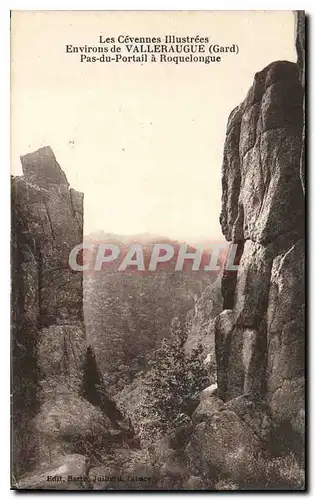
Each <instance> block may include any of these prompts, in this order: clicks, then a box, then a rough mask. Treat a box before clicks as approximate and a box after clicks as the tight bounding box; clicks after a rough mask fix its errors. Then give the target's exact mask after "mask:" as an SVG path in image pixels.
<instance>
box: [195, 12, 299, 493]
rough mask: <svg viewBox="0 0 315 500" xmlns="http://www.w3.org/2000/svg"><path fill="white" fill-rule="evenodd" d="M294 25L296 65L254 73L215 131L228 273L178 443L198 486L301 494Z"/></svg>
mask: <svg viewBox="0 0 315 500" xmlns="http://www.w3.org/2000/svg"><path fill="white" fill-rule="evenodd" d="M296 22H297V30H296V34H297V35H296V36H297V54H298V62H297V63H292V62H288V61H276V62H273V63H271V64H270V65H269V66H267V67H266V68H265V69H263V70H262V71H260V72H258V73H256V75H255V77H254V83H253V85H252V87H251V88H250V89H249V91H248V94H247V96H246V98H245V99H244V101H243V102H242V103H241V104H240V105H239V106H237V107H236V108H235V109H234V110H233V111H232V112H231V114H230V117H229V119H228V124H227V131H226V139H225V146H224V158H223V168H222V209H221V215H220V222H221V227H222V232H223V234H224V236H225V238H226V240H227V241H228V242H230V243H231V245H232V244H233V245H237V252H236V258H235V264H239V266H238V269H237V271H228V270H226V271H224V274H223V277H222V283H221V287H222V297H223V311H222V312H221V314H219V316H217V318H216V319H215V351H216V365H217V387H216V386H211V387H209V388H208V389H207V390H206V391H203V393H202V394H201V403H200V405H199V406H198V407H197V409H196V411H195V414H194V415H193V417H192V419H193V421H195V422H197V425H196V426H195V427H194V430H193V432H192V436H191V440H190V442H189V444H188V446H187V447H186V457H187V460H188V463H189V464H190V469H191V470H193V473H194V474H195V475H197V476H198V477H199V476H200V477H201V478H203V481H204V482H205V484H207V478H209V477H212V478H214V481H218V480H219V479H223V480H228V481H230V482H231V481H232V483H233V484H232V483H231V484H232V486H233V485H234V486H233V487H235V488H236V489H242V488H245V489H247V488H254V489H255V488H259V489H261V488H267V489H268V488H270V487H271V488H272V487H276V488H281V487H283V488H288V487H289V489H303V488H304V479H303V466H304V465H303V462H304V437H305V435H304V433H305V430H304V416H305V415H304V414H305V390H304V378H305V318H304V313H305V297H304V291H305V290H304V289H305V283H304V257H305V253H304V252H305V240H304V238H305V198H304V190H305V175H304V73H305V63H304V59H305V57H304V55H305V51H304V19H303V13H300V12H299V13H297V14H296ZM200 408H201V410H200ZM292 452H293V454H292ZM275 457H277V458H275ZM279 457H281V459H279ZM288 457H291V458H290V459H288ZM292 457H294V458H292ZM274 459H275V462H273V460H274ZM291 459H292V461H291V465H288V464H289V460H291ZM281 460H282V461H281ZM272 464H273V465H272ZM275 464H277V465H276V469H277V471H276V473H275V474H274V476H273V477H272V478H270V477H269V474H270V470H271V468H272V467H275ZM276 469H275V468H274V469H273V471H274V472H275V470H276ZM290 478H291V479H292V480H291V479H290ZM232 486H231V487H232ZM217 488H218V489H220V487H219V485H218V486H217Z"/></svg>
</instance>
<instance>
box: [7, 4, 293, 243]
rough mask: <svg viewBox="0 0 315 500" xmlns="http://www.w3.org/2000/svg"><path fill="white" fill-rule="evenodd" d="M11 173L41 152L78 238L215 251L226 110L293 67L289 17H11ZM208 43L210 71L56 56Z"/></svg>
mask: <svg viewBox="0 0 315 500" xmlns="http://www.w3.org/2000/svg"><path fill="white" fill-rule="evenodd" d="M11 30H12V41H11V47H12V49H11V172H12V173H13V174H15V175H19V174H21V165H20V156H21V155H24V154H26V153H29V152H32V151H35V150H36V149H38V148H40V147H43V146H47V145H50V146H51V147H52V149H53V151H54V153H55V156H56V158H57V161H58V163H59V164H60V166H61V168H62V169H63V170H64V172H65V173H66V175H67V178H68V181H69V183H70V185H71V187H73V188H75V189H77V190H79V191H82V192H84V232H85V234H89V233H91V232H97V231H100V230H103V231H105V232H108V233H116V234H122V235H132V234H138V233H150V234H153V235H162V236H166V237H169V238H172V239H180V240H186V241H188V242H199V241H203V240H217V239H221V238H222V236H221V229H220V225H219V214H220V203H221V166H222V156H223V146H224V138H225V129H226V123H227V119H228V116H229V114H230V112H231V110H232V109H233V108H234V107H235V106H237V105H238V104H239V103H240V102H241V101H242V100H243V99H244V97H245V96H246V93H247V91H248V90H249V88H250V86H251V84H252V82H253V77H254V75H255V73H256V72H257V71H260V70H262V69H263V68H264V67H265V66H266V65H268V64H269V63H271V62H272V61H275V60H289V61H296V53H295V47H294V16H293V14H292V12H290V11H279V12H277V11H247V12H245V11H225V12H218V11H216V12H215V11H212V12H211V11H194V12H180V11H179V12H174V11H173V12H171V11H170V12H160V11H159V12H142V11H139V12H135V11H130V12H105V11H99V12H92V11H85V12H84V11H83V12H80V11H77V12H73V11H72V12H71V11H63V12H61V11H42V12H23V11H22V12H21V11H20V12H13V15H12V24H11ZM120 34H128V35H130V36H150V37H153V36H161V37H163V36H164V35H166V34H174V35H177V36H188V35H189V36H196V35H197V34H199V35H200V36H209V37H210V38H211V40H213V41H214V43H218V44H220V45H224V46H226V45H227V46H228V45H231V44H237V45H238V46H239V49H240V50H239V54H238V55H237V56H234V55H232V54H226V55H224V56H223V60H222V63H220V64H208V65H206V64H203V63H193V64H192V63H191V64H189V63H185V64H181V65H174V64H166V63H164V64H162V63H149V64H143V65H140V64H134V63H133V64H132V63H129V64H128V63H126V64H101V63H96V64H93V63H80V62H79V59H78V58H77V57H75V56H74V55H72V54H70V55H69V54H66V52H65V46H66V45H67V44H72V45H84V44H87V45H95V44H97V41H98V37H99V35H103V37H104V38H105V37H107V36H109V37H110V36H114V37H117V36H118V35H120Z"/></svg>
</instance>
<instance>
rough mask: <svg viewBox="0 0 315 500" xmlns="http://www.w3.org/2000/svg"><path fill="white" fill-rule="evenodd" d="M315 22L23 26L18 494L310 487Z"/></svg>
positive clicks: (132, 19) (17, 83) (14, 85)
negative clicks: (309, 67)
mask: <svg viewBox="0 0 315 500" xmlns="http://www.w3.org/2000/svg"><path fill="white" fill-rule="evenodd" d="M306 20H307V19H306V16H305V13H304V11H267V10H264V11H263V10H260V11H258V10H251V11H210V10H209V11H88V10H87V11H66V10H65V11H12V12H11V489H14V490H59V491H63V490H64V491H72V490H75V491H78V490H90V491H93V490H103V491H138V490H139V491H143V490H147V491H180V490H183V491H209V492H211V491H213V492H215V491H226V492H229V491H231V492H232V491H249V490H254V491H255V490H256V491H257V490H258V491H291V490H300V491H305V489H306V486H307V485H306V480H305V475H306V469H307V467H306V465H307V464H306V458H305V455H306V454H305V446H306V438H305V413H306V408H305V388H304V383H305V362H306V360H305V358H306V354H305V274H304V261H305V211H306V206H305V194H306V189H307V186H306V183H305V135H306V133H305V123H306V121H305V65H306V62H305V26H306Z"/></svg>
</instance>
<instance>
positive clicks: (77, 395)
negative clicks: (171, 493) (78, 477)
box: [12, 147, 123, 487]
mask: <svg viewBox="0 0 315 500" xmlns="http://www.w3.org/2000/svg"><path fill="white" fill-rule="evenodd" d="M21 162H22V167H23V173H24V175H23V176H21V177H15V178H13V180H12V394H13V408H12V416H13V432H12V436H13V469H14V477H13V485H16V484H18V481H19V479H20V477H21V476H23V475H24V474H26V473H31V474H32V476H31V477H33V478H34V480H33V486H35V487H36V485H37V486H38V484H41V482H40V477H39V476H38V470H39V469H40V470H41V471H45V470H46V469H47V470H48V469H54V468H58V467H61V468H62V467H63V466H64V467H65V470H68V469H69V467H70V466H69V464H71V467H70V468H72V469H73V467H74V466H73V464H74V463H75V462H76V464H77V468H78V470H81V468H82V467H81V465H80V464H81V458H80V459H77V460H76V457H81V456H82V455H83V456H85V458H87V459H88V458H89V449H91V448H97V446H104V445H105V444H106V443H108V442H109V441H110V439H111V438H112V435H113V434H115V433H117V428H119V421H121V422H122V420H123V419H122V415H121V414H120V412H119V411H118V410H117V408H116V407H115V404H114V403H113V402H112V401H110V400H109V398H108V397H107V396H106V393H105V390H104V387H103V385H102V384H103V382H102V378H101V375H100V373H99V371H98V370H97V365H96V362H95V358H94V357H93V353H92V352H91V349H89V350H88V348H87V343H86V336H85V328H84V323H83V307H82V292H83V290H82V273H80V272H76V271H73V270H72V269H71V268H70V266H69V263H68V259H69V253H70V251H71V250H72V248H73V247H74V246H75V245H77V244H79V243H81V241H82V240H83V195H82V194H81V193H78V192H76V191H75V190H73V189H69V184H68V181H67V179H66V176H65V174H64V172H63V171H62V170H61V168H60V166H59V165H58V163H57V161H56V159H55V156H54V154H53V152H52V150H51V149H50V148H49V147H45V148H42V149H40V150H38V151H36V152H35V153H31V154H28V155H26V156H24V157H22V158H21ZM71 457H72V458H71ZM85 458H84V460H85ZM84 460H83V462H84V463H85V461H84ZM74 468H75V467H74ZM38 481H39V483H38ZM31 482H32V481H31V479H29V478H28V479H27V478H26V483H25V481H24V480H23V481H22V482H21V483H20V485H19V484H18V487H24V486H23V485H24V484H29V483H31ZM49 486H51V485H46V487H49ZM38 487H39V486H38Z"/></svg>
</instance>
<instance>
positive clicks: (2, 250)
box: [0, 0, 315, 500]
mask: <svg viewBox="0 0 315 500" xmlns="http://www.w3.org/2000/svg"><path fill="white" fill-rule="evenodd" d="M314 6H315V2H314V0H308V1H304V2H297V1H286V2H284V1H280V0H264V1H262V0H259V1H256V2H255V3H253V1H242V0H239V1H238V2H235V0H234V1H233V0H231V1H225V2H224V3H223V2H222V0H221V1H211V0H208V1H207V0H195V1H193V0H182V1H178V0H177V1H176V0H159V1H144V0H142V1H140V0H129V1H128V0H107V1H106V0H89V1H82V0H81V1H80V0H76V1H74V0H72V1H70V0H55V1H53V0H47V1H45V2H44V1H43V0H41V1H40V0H36V1H23V0H15V1H14V0H12V1H4V0H2V2H1V6H0V36H1V44H0V47H1V68H2V78H1V80H0V83H1V92H0V99H1V104H2V106H1V107H0V109H1V113H0V118H1V122H2V123H1V132H0V140H1V146H2V147H1V149H0V151H1V168H0V189H1V195H0V202H1V209H0V221H1V225H2V227H1V245H0V262H1V264H2V271H1V298H0V304H1V331H2V341H1V344H0V346H1V353H2V359H1V363H0V368H1V373H0V381H1V384H0V387H1V394H0V401H1V406H2V408H1V422H0V429H1V434H2V435H1V441H0V443H1V453H0V460H1V464H0V472H1V477H0V493H1V500H2V499H6V498H11V497H12V495H14V494H15V493H14V492H13V491H9V483H10V479H9V459H8V457H9V449H10V437H9V436H10V434H9V418H10V417H9V370H10V368H9V367H10V359H9V349H10V342H9V322H10V302H9V269H10V249H9V244H10V241H9V224H10V222H9V221H10V205H9V192H10V184H9V165H10V153H9V123H10V104H9V103H10V100H9V99H10V95H9V92H10V83H9V71H10V56H9V46H10V41H9V25H10V22H9V11H10V10H253V9H255V10H298V9H303V10H305V11H306V13H307V14H309V15H310V16H311V17H313V13H314V8H315V7H314ZM312 22H313V20H312V19H311V20H310V23H309V54H311V53H314V51H313V43H314V42H313V37H312V36H311V35H312V30H311V24H312ZM310 59H311V57H310V55H309V73H308V76H309V83H308V95H309V100H308V103H309V111H308V115H309V124H310V122H311V119H312V117H313V113H314V106H313V102H312V101H311V87H312V85H311V82H313V81H314V78H313V77H314V75H313V72H314V68H313V67H312V66H311V65H310ZM310 139H311V133H310V131H309V155H308V172H309V175H308V189H309V193H308V198H309V202H310V207H309V215H310V216H309V226H310V227H309V230H311V229H313V220H315V217H312V213H314V210H315V207H314V206H313V201H312V200H314V199H315V180H314V179H315V176H314V175H312V173H311V170H312V157H311V140H310ZM314 238H315V236H314V231H312V232H311V236H310V237H309V244H310V247H309V254H308V257H309V260H310V264H311V268H310V271H311V279H310V283H309V284H310V285H311V284H313V281H314V272H313V271H314V268H313V265H312V258H311V257H312V249H313V248H315V245H314ZM308 308H309V311H310V315H311V320H312V319H313V314H312V311H315V298H313V297H312V298H311V297H309V304H308ZM312 325H313V321H311V324H310V325H309V329H308V330H309V331H308V333H309V348H310V354H309V372H310V373H309V374H310V375H311V377H310V380H309V384H308V385H309V396H310V402H309V422H310V423H311V421H312V418H311V416H313V415H314V414H315V411H314V408H313V401H314V398H312V397H311V396H312V391H311V389H310V387H312V388H313V384H312V382H313V374H314V370H312V366H311V365H312V364H311V362H310V360H311V359H315V356H314V352H313V349H314V342H312V333H313V332H312V328H311V326H312ZM313 437H314V435H313V433H311V432H310V431H309V438H310V442H309V457H310V455H311V452H312V450H314V449H315V446H314V439H313ZM312 462H314V461H312ZM313 476H314V468H313V464H312V463H310V470H309V486H310V487H311V488H312V486H313V481H312V477H313ZM312 489H313V488H312ZM91 493H92V492H91ZM66 494H67V493H65V494H62V493H61V494H60V495H63V496H64V495H66ZM186 494H187V493H186ZM211 494H215V493H211ZM43 495H44V493H43ZM79 495H80V493H79V494H75V493H72V498H73V496H74V497H79ZM133 495H134V494H133ZM164 495H165V494H164ZM215 495H216V494H215ZM239 495H242V493H241V492H240V493H239ZM253 495H254V493H253ZM288 495H289V494H288ZM120 496H122V495H119V494H118V495H117V494H116V498H118V497H120ZM167 496H170V494H169V495H167ZM197 496H198V495H197ZM199 496H200V495H199ZM246 496H248V495H246ZM250 496H252V495H249V497H250ZM269 496H270V497H273V496H274V495H273V494H272V495H269ZM285 496H286V495H285ZM28 497H34V498H40V497H41V494H38V493H37V494H35V493H34V494H32V493H30V494H28Z"/></svg>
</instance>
